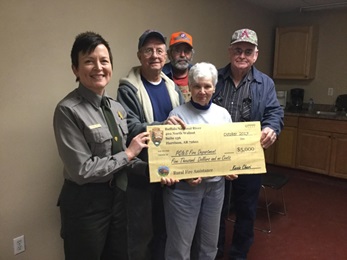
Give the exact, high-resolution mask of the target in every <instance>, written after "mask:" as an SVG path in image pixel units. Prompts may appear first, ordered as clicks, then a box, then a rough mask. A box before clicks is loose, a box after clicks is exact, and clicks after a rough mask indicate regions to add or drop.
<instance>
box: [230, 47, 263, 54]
mask: <svg viewBox="0 0 347 260" xmlns="http://www.w3.org/2000/svg"><path fill="white" fill-rule="evenodd" d="M230 49H231V50H232V51H233V54H234V55H235V56H241V55H242V54H244V55H245V56H246V57H250V56H252V55H253V54H254V53H255V52H256V51H257V49H256V47H254V48H253V49H245V50H243V49H241V48H240V47H236V48H235V47H232V46H230Z"/></svg>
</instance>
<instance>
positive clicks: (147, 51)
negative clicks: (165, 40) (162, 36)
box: [141, 48, 167, 58]
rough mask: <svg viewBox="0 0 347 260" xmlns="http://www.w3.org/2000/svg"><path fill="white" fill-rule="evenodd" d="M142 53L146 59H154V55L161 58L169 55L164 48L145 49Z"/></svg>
mask: <svg viewBox="0 0 347 260" xmlns="http://www.w3.org/2000/svg"><path fill="white" fill-rule="evenodd" d="M141 52H142V54H143V55H144V56H145V57H146V58H149V57H152V56H153V54H154V53H155V54H156V55H157V56H159V57H163V56H165V55H166V54H167V51H166V50H165V49H162V48H156V49H154V48H143V49H141Z"/></svg>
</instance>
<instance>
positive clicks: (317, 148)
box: [296, 130, 332, 174]
mask: <svg viewBox="0 0 347 260" xmlns="http://www.w3.org/2000/svg"><path fill="white" fill-rule="evenodd" d="M297 144H298V146H297V156H296V166H297V168H299V169H302V170H307V171H312V172H317V173H322V174H329V165H330V157H331V144H332V141H331V134H330V133H327V132H319V131H310V130H298V142H297Z"/></svg>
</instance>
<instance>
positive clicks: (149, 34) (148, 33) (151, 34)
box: [138, 30, 166, 49]
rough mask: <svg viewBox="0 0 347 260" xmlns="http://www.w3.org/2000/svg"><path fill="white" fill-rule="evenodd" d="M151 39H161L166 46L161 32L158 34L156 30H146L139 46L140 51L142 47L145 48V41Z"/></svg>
mask: <svg viewBox="0 0 347 260" xmlns="http://www.w3.org/2000/svg"><path fill="white" fill-rule="evenodd" d="M150 37H154V38H158V39H160V40H161V41H162V42H163V43H164V44H166V43H165V37H164V35H163V34H162V33H161V32H158V31H156V30H146V31H145V32H144V33H143V34H142V35H141V36H140V38H139V45H138V49H141V47H142V46H143V44H144V43H145V41H146V40H147V39H148V38H150Z"/></svg>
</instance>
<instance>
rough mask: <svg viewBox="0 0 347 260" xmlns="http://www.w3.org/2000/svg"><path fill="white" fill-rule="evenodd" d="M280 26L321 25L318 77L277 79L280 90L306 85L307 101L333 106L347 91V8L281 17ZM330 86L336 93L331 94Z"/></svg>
mask: <svg viewBox="0 0 347 260" xmlns="http://www.w3.org/2000/svg"><path fill="white" fill-rule="evenodd" d="M278 25H283V26H287V25H289V26H291V25H315V26H317V27H318V39H319V40H318V52H317V67H316V77H315V78H314V79H313V80H309V81H288V80H281V81H279V80H278V81H276V86H277V89H279V90H290V89H291V88H296V87H299V88H303V89H304V90H305V98H304V99H305V100H304V102H307V101H308V99H309V98H313V100H314V101H315V103H320V104H328V105H333V104H334V103H335V100H336V97H337V95H341V94H347V79H346V73H347V65H346V60H347V52H346V44H347V32H346V28H347V9H343V10H339V11H337V10H335V11H321V12H309V13H301V14H300V13H296V14H286V15H281V16H279V22H278ZM328 88H333V89H334V95H333V96H328Z"/></svg>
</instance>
